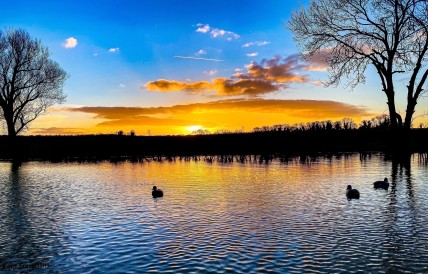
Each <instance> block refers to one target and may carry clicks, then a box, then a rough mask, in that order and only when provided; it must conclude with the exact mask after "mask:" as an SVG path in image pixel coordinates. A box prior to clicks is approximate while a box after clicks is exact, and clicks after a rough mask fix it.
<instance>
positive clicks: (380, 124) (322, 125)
mask: <svg viewBox="0 0 428 274" xmlns="http://www.w3.org/2000/svg"><path fill="white" fill-rule="evenodd" d="M390 126H391V120H390V119H389V116H388V115H380V116H376V117H374V118H372V119H370V120H363V121H361V123H360V124H359V125H357V123H355V122H354V120H353V119H351V118H344V119H342V120H339V121H334V122H333V121H331V120H325V121H314V122H308V123H298V124H293V125H288V124H283V125H274V126H263V127H256V128H254V130H253V132H271V131H279V132H281V131H286V132H295V131H331V130H336V131H340V130H341V131H343V130H355V129H359V130H370V129H383V130H385V129H389V128H390Z"/></svg>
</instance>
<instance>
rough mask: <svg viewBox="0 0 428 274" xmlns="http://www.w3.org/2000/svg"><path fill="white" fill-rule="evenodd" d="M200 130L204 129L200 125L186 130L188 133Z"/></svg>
mask: <svg viewBox="0 0 428 274" xmlns="http://www.w3.org/2000/svg"><path fill="white" fill-rule="evenodd" d="M200 129H202V126H199V125H193V126H188V127H186V130H187V131H188V132H194V131H197V130H200Z"/></svg>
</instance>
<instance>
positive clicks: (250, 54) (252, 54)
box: [247, 52, 259, 57]
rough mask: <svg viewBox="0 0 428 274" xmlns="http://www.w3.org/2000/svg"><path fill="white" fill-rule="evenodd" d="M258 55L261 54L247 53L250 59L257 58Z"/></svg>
mask: <svg viewBox="0 0 428 274" xmlns="http://www.w3.org/2000/svg"><path fill="white" fill-rule="evenodd" d="M257 55H259V53H258V52H252V53H247V56H248V57H255V56H257Z"/></svg>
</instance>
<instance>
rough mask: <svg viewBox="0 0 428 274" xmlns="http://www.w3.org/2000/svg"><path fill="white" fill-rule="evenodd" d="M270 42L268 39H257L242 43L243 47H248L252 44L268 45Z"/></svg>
mask: <svg viewBox="0 0 428 274" xmlns="http://www.w3.org/2000/svg"><path fill="white" fill-rule="evenodd" d="M268 44H270V42H268V41H255V42H248V43H245V44H243V45H242V47H243V48H248V47H251V46H266V45H268Z"/></svg>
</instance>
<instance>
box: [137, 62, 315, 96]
mask: <svg viewBox="0 0 428 274" xmlns="http://www.w3.org/2000/svg"><path fill="white" fill-rule="evenodd" d="M246 68H247V72H246V73H242V72H238V73H235V74H233V75H232V76H231V77H230V78H214V79H212V81H211V82H208V81H196V82H181V81H176V80H167V79H159V80H156V81H152V82H147V83H146V84H145V85H144V88H146V89H147V90H149V91H159V92H172V91H185V92H209V91H214V92H215V93H216V95H217V96H236V95H243V96H250V97H254V96H259V95H263V94H267V93H271V92H276V91H279V90H280V89H283V88H287V87H288V86H287V84H288V83H293V82H297V83H310V82H311V81H310V79H309V78H308V77H306V76H304V75H301V74H300V73H299V72H300V71H303V70H310V68H311V64H301V63H300V62H299V57H298V55H291V56H289V57H287V58H280V57H279V56H277V57H274V58H272V59H264V60H262V61H261V62H260V64H258V63H257V62H252V63H251V64H249V65H247V66H246Z"/></svg>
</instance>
